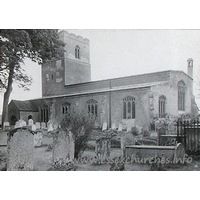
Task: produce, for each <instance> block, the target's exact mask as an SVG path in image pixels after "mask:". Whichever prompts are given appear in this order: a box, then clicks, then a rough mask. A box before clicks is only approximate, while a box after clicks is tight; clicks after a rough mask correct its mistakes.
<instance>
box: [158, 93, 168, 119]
mask: <svg viewBox="0 0 200 200" xmlns="http://www.w3.org/2000/svg"><path fill="white" fill-rule="evenodd" d="M165 104H166V97H165V96H164V95H162V96H160V97H159V117H161V118H162V117H164V115H165V114H166V108H165Z"/></svg>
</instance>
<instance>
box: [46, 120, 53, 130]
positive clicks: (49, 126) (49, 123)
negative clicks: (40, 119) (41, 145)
mask: <svg viewBox="0 0 200 200" xmlns="http://www.w3.org/2000/svg"><path fill="white" fill-rule="evenodd" d="M47 131H48V132H51V131H53V123H52V121H51V120H49V121H48V123H47Z"/></svg>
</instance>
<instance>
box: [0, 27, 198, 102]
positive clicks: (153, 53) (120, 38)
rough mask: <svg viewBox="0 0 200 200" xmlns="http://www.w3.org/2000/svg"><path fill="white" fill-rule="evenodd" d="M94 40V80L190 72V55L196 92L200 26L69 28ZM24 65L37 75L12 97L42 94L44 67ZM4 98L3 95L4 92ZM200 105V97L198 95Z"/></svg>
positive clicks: (195, 92) (92, 53)
mask: <svg viewBox="0 0 200 200" xmlns="http://www.w3.org/2000/svg"><path fill="white" fill-rule="evenodd" d="M67 31H68V32H69V33H74V34H76V35H80V36H82V37H84V38H88V39H89V40H90V63H91V71H92V80H102V79H109V78H116V77H123V76H130V75H136V74H143V73H150V72H156V71H164V70H182V71H184V72H185V73H187V59H188V58H193V60H194V91H193V92H194V94H195V96H196V97H197V94H198V90H197V89H198V87H197V84H196V82H197V80H198V75H199V74H200V56H199V55H200V30H173V29H169V30H166V29H165V30H162V29H160V30H159V29H158V30H156V29H152V30H145V29H90V30H89V29H85V30H84V29H69V30H67ZM23 68H24V69H25V70H26V72H27V74H28V75H30V76H31V77H32V78H33V84H32V86H31V87H30V91H28V92H25V91H23V89H20V88H18V87H17V86H16V84H15V85H14V87H13V88H14V90H13V92H12V94H11V98H10V99H17V100H26V99H33V98H39V97H41V96H42V91H41V69H40V66H39V65H37V64H36V63H33V62H31V61H29V60H26V61H25V65H24V66H23ZM1 98H2V96H1ZM196 100H197V103H198V105H200V100H199V99H198V98H196Z"/></svg>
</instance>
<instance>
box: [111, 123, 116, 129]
mask: <svg viewBox="0 0 200 200" xmlns="http://www.w3.org/2000/svg"><path fill="white" fill-rule="evenodd" d="M111 129H113V130H115V129H117V126H116V124H115V123H114V122H113V123H112V125H111Z"/></svg>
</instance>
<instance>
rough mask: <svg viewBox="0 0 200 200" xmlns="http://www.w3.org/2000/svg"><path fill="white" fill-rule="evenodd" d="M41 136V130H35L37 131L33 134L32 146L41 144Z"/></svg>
mask: <svg viewBox="0 0 200 200" xmlns="http://www.w3.org/2000/svg"><path fill="white" fill-rule="evenodd" d="M42 138H43V134H42V131H37V133H36V134H34V147H40V146H41V145H42Z"/></svg>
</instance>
